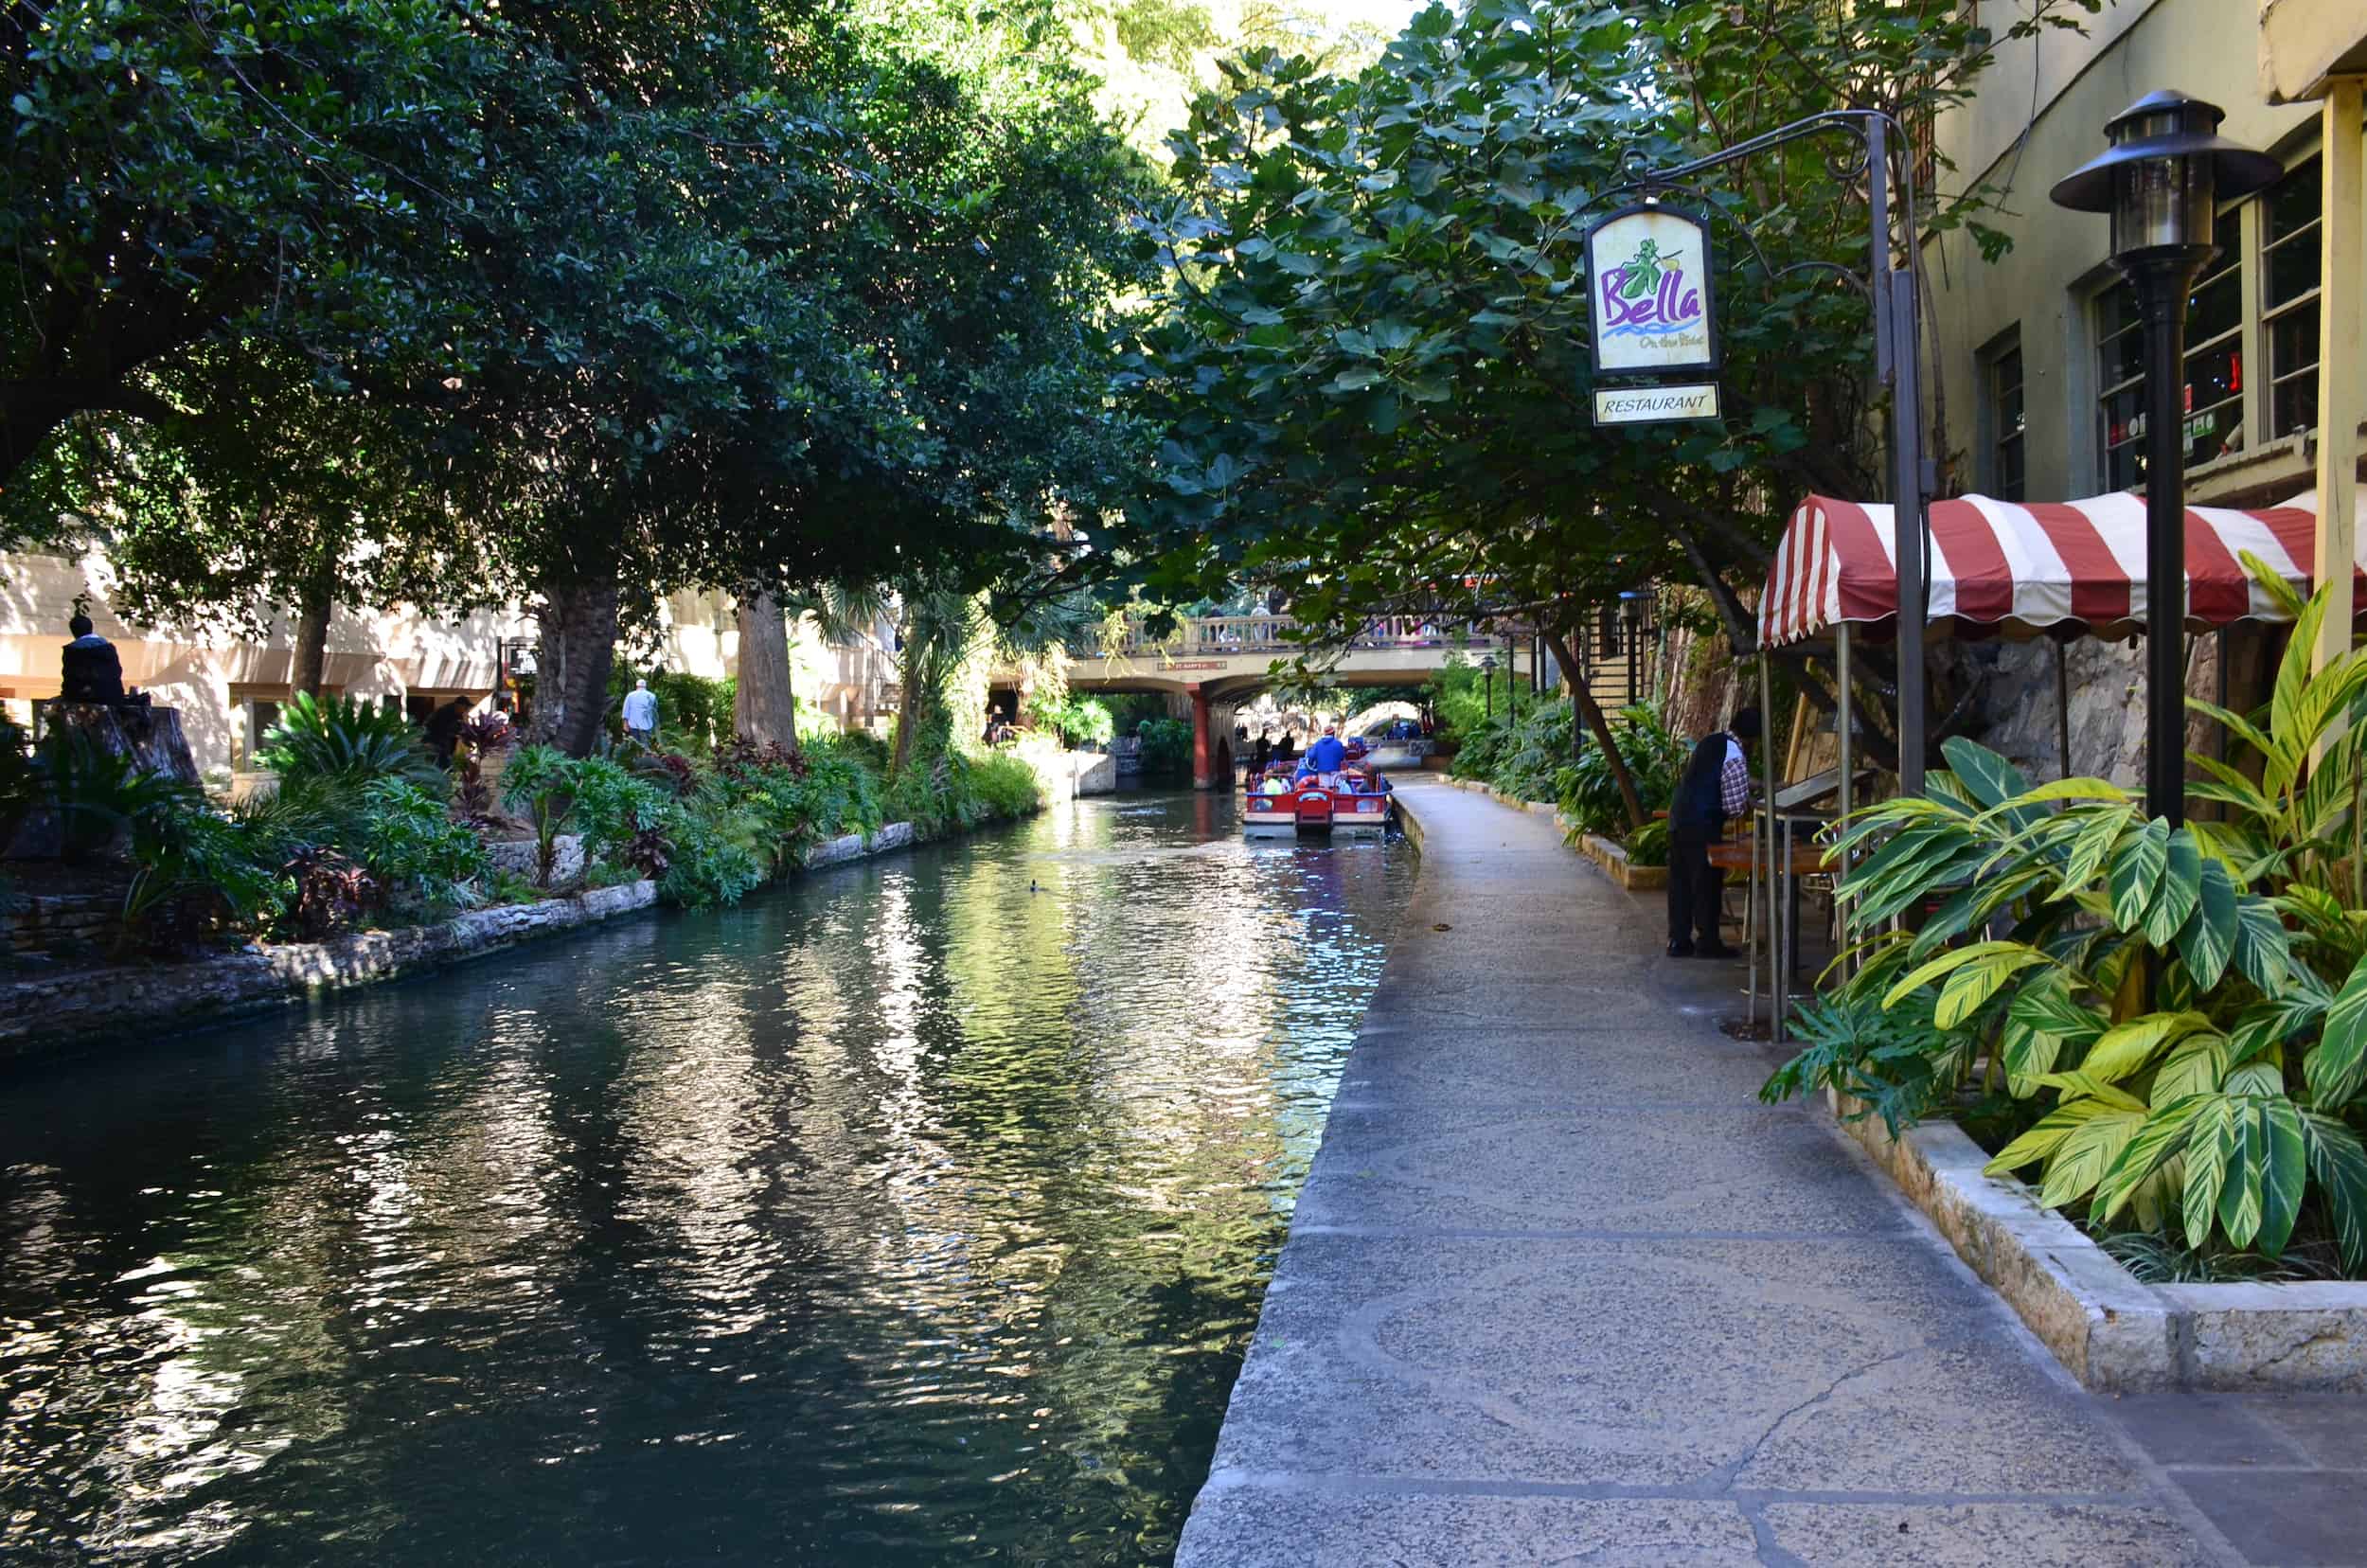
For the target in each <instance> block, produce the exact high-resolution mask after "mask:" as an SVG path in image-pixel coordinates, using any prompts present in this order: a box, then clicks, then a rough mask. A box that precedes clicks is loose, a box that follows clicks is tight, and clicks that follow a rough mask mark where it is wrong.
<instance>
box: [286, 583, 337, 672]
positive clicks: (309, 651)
mask: <svg viewBox="0 0 2367 1568" xmlns="http://www.w3.org/2000/svg"><path fill="white" fill-rule="evenodd" d="M336 607H337V577H336V571H335V567H334V564H333V563H332V562H331V561H329V558H328V556H327V555H326V553H324V554H323V556H322V559H321V563H320V565H319V566H318V567H317V568H315V569H314V571H313V573H312V579H311V581H309V582H307V583H306V584H305V585H304V596H303V597H302V598H300V599H299V600H297V602H296V624H295V656H294V667H293V668H291V669H290V670H289V672H288V687H289V689H290V690H292V691H301V692H304V693H307V694H308V695H310V696H311V697H314V698H318V697H319V696H320V694H321V680H322V678H323V677H324V676H325V675H327V673H328V671H329V615H330V614H331V613H332V612H333V611H334V610H335V609H336Z"/></svg>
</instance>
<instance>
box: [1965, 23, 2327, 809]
mask: <svg viewBox="0 0 2367 1568" xmlns="http://www.w3.org/2000/svg"><path fill="white" fill-rule="evenodd" d="M1975 5H1976V0H1967V7H1968V9H1974V8H1975ZM2026 9H2027V5H2026V0H1977V9H1975V20H1976V21H1985V22H1988V23H1989V25H1990V26H1992V27H1994V28H1995V29H1996V30H1997V31H1999V32H2002V31H2004V30H2005V29H2006V27H2009V26H2010V24H2011V22H2012V20H2013V19H2014V17H2015V16H2017V15H2020V14H2023V13H2025V12H2026ZM2279 13H2282V16H2281V19H2280V14H2279ZM2085 21H2086V31H2085V32H2084V33H2073V32H2065V31H2059V30H2055V29H2049V30H2047V31H2045V32H2044V33H2043V34H2042V35H2041V36H2039V37H2038V38H2036V39H2031V40H2024V41H2019V42H2015V43H2011V44H2007V45H2002V46H2001V50H2000V54H1999V58H1998V60H1997V62H1996V63H1995V65H1994V66H1993V67H1992V68H1991V70H1990V71H1989V72H1988V73H1987V74H1986V75H1984V77H1983V78H1982V79H1981V81H1980V86H1979V92H1978V95H1977V96H1976V97H1975V98H1973V99H1972V100H1971V101H1970V102H1968V103H1967V104H1965V105H1962V106H1960V107H1959V108H1957V109H1956V110H1954V111H1951V112H1950V113H1949V115H1947V116H1943V117H1942V118H1941V120H1940V122H1939V123H1938V125H1937V126H1936V127H1935V128H1934V130H1933V136H1932V141H1933V145H1934V146H1935V148H1936V151H1937V152H1938V154H1939V156H1940V159H1941V160H1942V163H1941V166H1940V167H1939V168H1938V170H1937V173H1938V179H1939V182H1940V184H1941V186H1942V187H1943V188H1944V189H1947V190H1951V191H1953V190H1960V189H1967V188H1971V187H1977V186H1986V187H1989V188H1990V189H1991V190H1993V191H1995V192H1997V193H1998V195H1999V199H2000V205H2002V209H2003V210H2002V212H2000V213H1994V214H1987V215H1984V218H1983V223H1984V224H1986V225H1988V226H1990V227H1992V228H1994V229H1996V230H1998V231H2000V232H2002V234H2003V235H2004V236H2005V237H2006V238H2007V239H2009V240H2010V241H2011V242H2012V248H2011V249H2010V251H2008V252H2007V253H2006V254H2005V255H2004V256H2003V257H2002V258H2001V259H2000V260H1997V261H1994V262H1987V261H1984V260H1983V259H1982V258H1981V255H1980V252H1979V249H1978V247H1977V245H1976V243H1975V241H1974V239H1973V237H1972V236H1970V235H1969V234H1967V233H1964V232H1954V233H1949V234H1944V235H1940V236H1937V237H1934V238H1933V239H1931V241H1929V242H1928V243H1927V244H1926V246H1925V248H1924V254H1923V258H1922V259H1923V267H1924V279H1925V287H1926V289H1927V291H1928V298H1929V301H1930V304H1931V309H1930V310H1929V311H1928V312H1927V315H1926V330H1927V333H1928V350H1929V360H1928V364H1929V365H1931V372H1930V374H1929V376H1928V378H1927V379H1928V381H1929V382H1930V383H1931V392H1930V393H1929V394H1928V395H1929V396H1930V397H1931V406H1930V408H1929V410H1928V412H1929V413H1930V414H1931V416H1932V418H1933V419H1934V421H1935V423H1936V425H1937V427H1938V429H1939V433H1940V439H1939V442H1938V452H1939V454H1940V461H1941V472H1942V490H1943V491H1945V492H1949V493H1961V492H1971V493H1978V494H1984V495H1992V496H1996V497H1999V498H2001V499H2008V500H2031V501H2047V500H2064V499H2070V498H2073V497H2082V496H2090V495H2098V494H2104V493H2107V492H2110V491H2114V490H2142V489H2143V488H2144V485H2145V471H2144V461H2143V455H2142V454H2143V448H2144V442H2145V417H2144V414H2143V411H2142V409H2143V387H2142V384H2141V382H2142V376H2141V361H2142V354H2141V347H2142V334H2141V330H2140V328H2139V326H2138V323H2137V319H2136V311H2135V305H2134V300H2133V297H2132V294H2131V292H2130V289H2129V286H2128V285H2127V283H2126V282H2125V281H2123V280H2122V279H2121V278H2120V276H2119V275H2118V274H2117V273H2116V272H2115V271H2114V270H2113V268H2112V266H2111V264H2110V261H2109V255H2108V252H2109V224H2108V223H2107V221H2106V220H2105V219H2104V218H2102V217H2100V216H2091V215H2087V214H2080V213H2073V212H2066V211H2064V210H2062V209H2060V208H2057V207H2056V206H2055V205H2052V203H2051V202H2050V201H2049V200H2048V195H2047V193H2048V189H2049V187H2051V186H2052V185H2053V184H2054V183H2055V181H2056V180H2057V179H2059V178H2061V177H2062V176H2063V175H2064V174H2066V173H2068V172H2070V171H2071V170H2072V169H2076V168H2077V167H2079V166H2080V165H2081V164H2083V163H2085V162H2087V161H2088V160H2089V159H2090V158H2091V157H2093V156H2094V155H2095V154H2097V153H2098V152H2100V151H2103V149H2104V146H2105V139H2104V126H2105V123H2106V121H2108V120H2109V119H2110V118H2111V117H2112V116H2114V115H2116V114H2118V113H2119V112H2120V111H2121V110H2122V109H2124V108H2126V107H2127V106H2128V105H2129V104H2130V103H2131V102H2133V101H2135V100H2136V99H2137V98H2140V97H2142V96H2144V95H2145V93H2148V92H2150V91H2153V90H2154V89H2157V88H2175V89H2178V90H2180V91H2182V92H2185V93H2188V94H2190V95H2192V96H2194V97H2196V98H2204V99H2208V100H2209V101H2211V102H2213V103H2216V104H2218V105H2219V106H2220V107H2222V108H2223V109H2225V110H2226V111H2227V118H2226V121H2225V123H2224V125H2223V126H2222V133H2223V134H2225V135H2227V136H2229V137H2230V138H2232V139H2234V140H2235V141H2238V142H2241V143H2243V144H2245V145H2248V146H2251V147H2254V148H2258V149H2261V150H2263V151H2268V152H2269V153H2271V154H2273V155H2274V156H2275V157H2276V158H2277V159H2278V161H2279V162H2280V163H2282V164H2283V165H2284V167H2285V169H2286V173H2285V176H2284V177H2283V178H2282V179H2281V180H2279V181H2278V182H2276V183H2275V184H2274V185H2272V186H2271V187H2269V188H2268V189H2266V190H2264V191H2262V192H2260V193H2259V194H2257V195H2255V196H2251V197H2249V198H2247V199H2244V200H2242V201H2238V202H2232V203H2224V204H2222V205H2221V207H2220V210H2219V212H2218V215H2217V240H2218V244H2219V249H2220V254H2219V257H2218V258H2217V259H2216V261H2215V262H2213V263H2212V265H2211V267H2210V269H2209V271H2208V272H2207V273H2206V274H2205V276H2203V278H2202V279H2201V281H2200V282H2199V284H2198V287H2197V288H2196V290H2195V292H2194V294H2193V295H2192V298H2191V303H2190V309H2189V312H2188V317H2187V348H2186V385H2185V407H2186V426H2185V452H2186V485H2187V498H2188V501H2189V504H2191V505H2197V506H2229V507H2263V506H2270V505H2274V504H2277V503H2280V502H2284V501H2287V500H2291V499H2293V498H2295V497H2297V496H2302V495H2305V494H2307V493H2309V492H2311V491H2312V490H2314V489H2315V488H2316V486H2317V483H2318V468H2317V464H2318V456H2319V443H2320V440H2321V437H2322V436H2326V435H2328V434H2329V433H2326V432H2323V431H2322V430H2321V420H2320V419H2319V407H2320V401H2321V390H2322V383H2323V377H2324V374H2325V372H2326V368H2327V367H2326V366H2324V365H2322V364H2321V359H2322V354H2321V346H2320V339H2321V336H2322V325H2323V316H2322V312H2323V311H2325V310H2326V309H2327V308H2328V307H2329V306H2330V305H2331V304H2333V303H2334V302H2336V301H2338V300H2340V301H2341V302H2342V303H2343V304H2344V305H2346V306H2347V305H2348V304H2349V303H2350V302H2351V301H2352V300H2355V299H2356V297H2357V296H2358V294H2359V292H2360V291H2367V259H2363V258H2361V257H2360V256H2359V254H2358V251H2357V250H2356V249H2355V248H2354V249H2351V250H2350V251H2349V252H2348V254H2347V257H2346V258H2338V259H2337V260H2336V262H2335V264H2334V265H2333V266H2332V267H2331V269H2329V265H2328V261H2327V256H2326V243H2325V241H2326V224H2325V222H2324V220H2325V213H2326V205H2327V200H2328V191H2327V187H2328V183H2329V182H2328V180H2327V178H2326V156H2325V155H2326V151H2327V149H2326V136H2327V134H2328V132H2327V126H2328V124H2329V123H2339V122H2340V121H2342V120H2343V118H2344V116H2339V115H2336V114H2329V113H2326V112H2324V111H2323V110H2322V107H2321V105H2320V104H2319V103H2318V102H2316V101H2307V100H2305V101H2296V102H2281V101H2273V99H2275V98H2282V97H2289V96H2295V95H2298V94H2301V93H2304V92H2311V91H2323V87H2324V84H2325V78H2326V75H2327V72H2328V71H2329V70H2332V69H2335V68H2337V67H2340V66H2342V65H2343V64H2344V63H2345V62H2348V61H2349V60H2350V59H2351V58H2352V56H2353V55H2354V54H2356V55H2357V56H2358V58H2359V59H2361V60H2367V5H2360V4H2358V0H2325V3H2324V4H2323V5H2322V4H2320V0H2269V3H2268V4H2266V5H2262V4H2260V3H2258V0H2116V3H2113V4H2109V5H2108V7H2107V9H2105V10H2104V11H2103V12H2102V13H2101V14H2100V15H2098V16H2095V17H2093V18H2088V19H2085ZM2272 24H2273V26H2272ZM2278 27H2282V28H2285V29H2286V32H2285V35H2284V38H2280V37H2279V36H2278V35H2277V32H2276V29H2277V28H2278ZM2302 38H2306V39H2307V40H2308V41H2309V42H2308V43H2307V44H2306V45H2302V44H2299V43H2293V44H2287V42H2285V40H2286V39H2292V40H2299V39H2302ZM2329 41H2332V42H2329ZM2302 49H2306V50H2309V51H2315V52H2317V53H2318V54H2320V55H2322V56H2323V64H2322V65H2320V66H2319V67H2316V68H2315V69H2313V70H2312V71H2311V72H2310V73H2309V74H2308V75H2307V76H2306V77H2305V78H2303V79H2301V80H2294V79H2293V73H2294V67H2293V56H2294V54H2295V53H2296V52H2297V51H2299V50H2302ZM2280 59H2281V61H2282V64H2283V67H2284V68H2285V70H2286V71H2287V80H2283V81H2280V80H2278V79H2277V67H2278V65H2279V63H2280ZM2350 68H2354V69H2356V68H2358V66H2356V65H2354V66H2351V67H2350ZM2354 101H2355V100H2354ZM2334 134H2336V135H2337V136H2347V137H2350V138H2354V141H2355V139H2356V138H2358V136H2359V135H2360V131H2359V127H2358V121H2357V118H2356V114H2355V111H2354V112H2353V113H2352V114H2350V115H2349V116H2348V117H2347V123H2339V128H2338V129H2337V130H2336V132H2335V133H2334ZM2339 151H2340V153H2341V157H2340V159H2339V160H2338V167H2340V168H2347V169H2356V167H2357V164H2356V162H2355V154H2356V153H2357V151H2358V149H2357V147H2356V145H2353V146H2350V147H2347V148H2341V149H2340V150H2339ZM1950 166H1952V167H1950ZM2345 190H2347V199H2348V200H2349V201H2350V202H2353V203H2356V202H2357V201H2358V191H2357V190H2356V189H2355V188H2350V187H2341V188H2338V189H2337V191H2336V192H2335V196H2336V199H2337V201H2338V204H2339V202H2340V200H2341V199H2343V194H2344V191H2345ZM2348 358H2349V356H2342V360H2343V363H2341V364H2338V365H2336V366H2335V368H2336V370H2337V372H2338V373H2341V372H2343V371H2344V370H2346V369H2347V368H2349V366H2348V364H2347V361H2348ZM2330 438H2331V439H2333V440H2334V441H2335V443H2336V447H2337V450H2338V451H2339V453H2340V454H2342V459H2341V460H2343V461H2345V462H2347V463H2348V464H2349V465H2351V466H2353V467H2354V468H2355V465H2356V461H2357V452H2358V440H2357V433H2356V431H2355V430H2346V431H2340V432H2336V433H2331V435H2330ZM2267 643H2268V639H2267V638H2265V637H2264V636H2261V635H2259V634H2253V635H2251V636H2250V637H2249V638H2248V637H2247V634H2246V633H2242V632H2237V633H2232V634H2230V635H2229V636H2227V637H2211V638H2197V639H2194V640H2193V646H2192V648H2191V649H2190V659H2189V681H2190V688H2192V689H2195V690H2197V691H2198V692H2201V693H2204V694H2211V693H2214V692H2216V691H2219V690H2222V689H2228V687H2227V686H2223V685H2222V683H2223V682H2232V683H2233V686H2234V689H2235V690H2236V692H2237V695H2238V697H2239V700H2240V698H2241V688H2242V687H2243V686H2244V685H2245V683H2246V681H2247V680H2248V679H2256V676H2257V670H2258V668H2259V667H2260V666H2261V664H2262V663H2263V661H2264V660H2265V658H2266V657H2267V655H2268V654H2269V652H2270V651H2271V650H2270V649H2269V647H2268V646H2267ZM1967 657H1968V658H1971V659H1973V660H1974V661H1975V662H1986V663H1988V664H1989V665H1990V666H1991V667H1992V675H1991V677H1990V679H1991V685H1992V687H1993V689H1992V690H1991V691H1990V692H1989V694H1988V698H1987V701H1986V702H1985V704H1984V705H1985V707H1986V708H1987V710H1988V711H1989V713H1990V714H1991V715H1992V717H1993V720H1994V727H1993V730H1992V736H1991V739H1992V741H1993V743H1999V744H2000V746H2001V749H2002V750H2005V751H2007V752H2008V753H2009V754H2011V755H2015V756H2017V757H2018V758H2019V759H2020V760H2023V761H2025V762H2027V763H2030V764H2032V765H2033V766H2034V771H2036V772H2037V773H2038V774H2040V775H2053V774H2054V773H2055V772H2056V767H2057V761H2058V759H2057V757H2056V704H2055V698H2054V686H2055V675H2054V667H2053V663H2052V660H2053V654H2052V653H2051V652H2050V651H2048V650H2044V649H2038V648H2023V649H2003V650H1995V649H1993V650H1983V651H1981V652H1980V653H1978V654H1970V655H1967ZM2065 657H2066V661H2067V663H2068V665H2069V666H2070V668H2069V671H2068V673H2069V675H2070V684H2071V686H2072V687H2073V696H2072V702H2071V705H2070V706H2071V717H2072V728H2073V747H2072V752H2073V755H2072V759H2071V760H2072V767H2073V771H2074V772H2078V773H2097V774H2104V775H2109V776H2113V777H2116V778H2120V779H2124V780H2134V779H2135V778H2136V777H2137V776H2139V770H2140V769H2141V767H2142V761H2141V753H2140V751H2139V743H2140V741H2141V740H2142V736H2143V729H2144V712H2143V706H2144V704H2142V702H2138V703H2134V704H2132V703H2131V702H2130V694H2131V692H2132V690H2134V689H2136V688H2137V686H2138V684H2139V678H2140V673H2141V672H2140V668H2139V661H2140V660H2141V658H2142V653H2141V652H2139V651H2138V650H2135V649H2133V648H2131V647H2129V646H2127V645H2122V646H2118V647H2115V646H2110V645H2104V644H2098V643H2095V642H2093V641H2084V642H2081V643H2077V644H2073V645H2072V646H2071V648H2069V649H2068V650H2065Z"/></svg>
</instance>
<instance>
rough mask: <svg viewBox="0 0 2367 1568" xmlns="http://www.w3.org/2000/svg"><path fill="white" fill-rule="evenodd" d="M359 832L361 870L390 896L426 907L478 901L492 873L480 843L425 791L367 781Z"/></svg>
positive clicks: (404, 783)
mask: <svg viewBox="0 0 2367 1568" xmlns="http://www.w3.org/2000/svg"><path fill="white" fill-rule="evenodd" d="M360 826H361V832H360V835H359V837H360V843H359V845H358V847H359V849H360V851H361V858H362V864H364V865H365V867H367V868H368V870H369V872H370V874H371V876H372V877H374V878H375V879H377V881H378V883H379V885H380V886H381V887H383V889H385V890H386V892H387V893H389V894H390V895H394V896H398V897H400V898H402V899H405V900H409V901H412V902H415V903H418V904H422V905H429V906H434V905H439V904H440V905H460V906H463V907H466V906H469V905H472V904H475V903H479V902H482V901H483V900H484V890H483V884H484V882H485V879H486V878H487V876H488V875H489V873H490V872H491V870H492V860H491V857H490V856H489V855H488V854H487V853H486V851H485V844H484V841H483V840H482V839H480V838H478V837H477V834H476V829H473V828H472V827H470V826H469V825H468V824H467V823H465V822H456V821H454V819H453V817H452V814H451V812H449V811H446V810H445V808H444V803H443V802H442V801H441V800H438V799H437V798H436V796H435V795H432V794H430V793H428V792H427V791H425V790H422V789H420V788H419V787H418V785H416V784H413V783H411V782H409V781H408V780H406V779H400V778H379V779H374V780H372V781H371V782H370V783H369V784H367V785H366V786H365V787H364V789H363V793H362V817H361V825H360Z"/></svg>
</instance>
